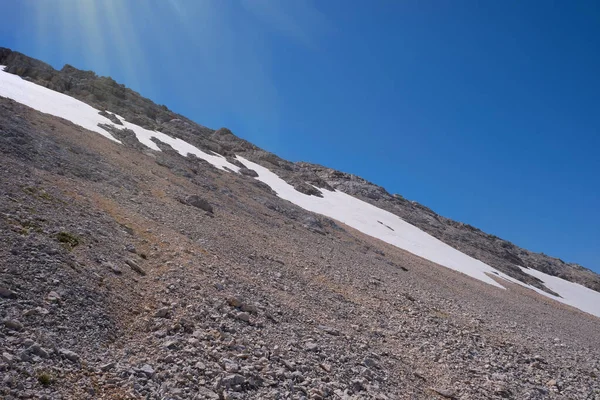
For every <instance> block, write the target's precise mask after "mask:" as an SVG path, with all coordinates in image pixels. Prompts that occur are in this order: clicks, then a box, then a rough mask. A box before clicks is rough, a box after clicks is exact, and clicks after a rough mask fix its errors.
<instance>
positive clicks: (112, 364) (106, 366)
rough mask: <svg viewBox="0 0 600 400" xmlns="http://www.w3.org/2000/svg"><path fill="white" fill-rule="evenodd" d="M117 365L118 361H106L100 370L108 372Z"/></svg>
mask: <svg viewBox="0 0 600 400" xmlns="http://www.w3.org/2000/svg"><path fill="white" fill-rule="evenodd" d="M116 365H117V363H116V362H114V361H111V362H109V363H106V364H102V365H101V366H100V371H102V372H107V371H110V370H111V369H113V368H114V367H115V366H116Z"/></svg>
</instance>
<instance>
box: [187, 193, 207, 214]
mask: <svg viewBox="0 0 600 400" xmlns="http://www.w3.org/2000/svg"><path fill="white" fill-rule="evenodd" d="M185 202H186V204H188V205H190V206H192V207H196V208H199V209H201V210H204V211H206V212H209V213H212V212H213V207H212V206H211V205H210V203H209V202H208V201H206V200H205V199H203V198H201V197H200V196H197V195H191V196H188V197H186V198H185Z"/></svg>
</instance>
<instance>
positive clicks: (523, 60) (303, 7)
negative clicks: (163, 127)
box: [0, 0, 600, 272]
mask: <svg viewBox="0 0 600 400" xmlns="http://www.w3.org/2000/svg"><path fill="white" fill-rule="evenodd" d="M2 14H3V18H2V20H3V23H2V24H0V46H6V47H10V48H13V49H15V50H18V51H21V52H23V53H26V54H28V55H30V56H33V57H36V58H40V59H42V60H44V61H46V62H48V63H50V64H51V65H53V66H54V67H56V68H60V67H62V65H63V64H65V63H69V64H72V65H74V66H76V67H79V68H83V69H91V70H94V71H96V72H97V73H98V74H100V75H110V76H112V77H113V78H115V79H116V80H117V81H119V82H122V83H125V84H126V85H127V86H129V87H131V88H133V89H134V90H136V91H138V92H140V93H141V94H143V95H144V96H147V97H150V98H151V99H153V100H154V101H156V102H157V103H160V104H166V105H168V106H169V107H170V108H171V109H173V110H175V111H177V112H179V113H181V114H184V115H186V116H187V117H190V118H191V119H193V120H195V121H197V122H199V123H201V124H203V125H206V126H209V127H212V128H218V127H221V126H226V127H229V128H230V129H232V130H233V131H234V133H236V134H237V135H239V136H241V137H243V138H245V139H248V140H250V141H251V142H253V143H255V144H257V145H259V146H261V147H263V148H265V149H267V150H270V151H272V152H274V153H277V154H278V155H280V156H282V157H284V158H287V159H290V160H292V161H299V160H304V161H311V162H316V163H320V164H324V165H327V166H330V167H333V168H336V169H340V170H343V171H346V172H351V173H354V174H357V175H360V176H362V177H364V178H366V179H368V180H370V181H373V182H375V183H378V184H380V185H382V186H384V187H386V188H387V189H388V191H390V192H393V193H400V194H402V195H403V196H405V197H407V198H409V199H414V200H417V201H419V202H421V203H423V204H425V205H427V206H429V207H431V208H432V209H434V210H435V211H437V212H438V213H440V214H442V215H444V216H447V217H450V218H454V219H457V220H459V221H463V222H467V223H470V224H471V225H474V226H477V227H479V228H481V229H483V230H485V231H487V232H489V233H493V234H496V235H498V236H500V237H502V238H505V239H508V240H511V241H513V242H514V243H516V244H518V245H520V246H523V247H525V248H528V249H530V250H534V251H540V252H544V253H546V254H550V255H553V256H556V257H560V258H562V259H563V260H565V261H572V262H578V263H580V264H582V265H584V266H586V267H588V268H591V269H594V270H595V271H597V272H600V208H599V205H600V178H599V176H598V174H599V172H600V154H599V149H600V73H598V71H600V4H599V3H598V2H596V1H590V2H585V1H577V2H569V1H557V2H553V1H525V2H522V1H488V2H480V1H423V0H419V1H395V0H390V1H384V0H379V1H353V2H348V1H340V0H328V1H318V2H317V1H305V0H287V1H268V0H237V1H232V0H231V1H230V0H218V1H217V0H215V1H196V0H189V1H184V0H147V1H145V0H131V1H126V0H113V1H110V0H106V1H93V0H57V1H50V0H21V1H13V2H5V3H4V4H2Z"/></svg>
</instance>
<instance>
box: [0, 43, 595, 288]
mask: <svg viewBox="0 0 600 400" xmlns="http://www.w3.org/2000/svg"><path fill="white" fill-rule="evenodd" d="M0 65H6V66H7V68H6V71H7V72H10V73H13V74H17V75H19V76H22V77H24V78H25V79H29V80H31V81H32V82H35V83H37V84H40V85H42V86H45V87H48V88H50V89H52V90H55V91H58V92H60V93H65V94H68V95H69V96H72V97H74V98H77V99H79V100H81V101H83V102H85V103H87V104H90V105H91V106H93V107H95V108H97V109H100V110H110V111H112V113H116V114H119V115H121V116H123V117H124V118H125V119H126V120H127V121H129V122H131V123H134V124H136V125H140V126H142V127H145V128H147V129H150V130H157V131H160V132H164V133H166V134H168V135H170V136H172V137H176V138H181V139H183V140H185V141H186V142H188V143H191V144H193V145H195V146H196V147H198V148H200V149H203V150H209V151H213V152H215V153H217V154H221V155H224V156H227V157H231V156H233V155H234V154H239V155H243V156H244V157H246V158H248V159H250V160H252V161H255V162H257V163H259V164H261V165H263V166H266V167H268V168H271V169H272V170H273V171H274V172H275V173H277V174H278V175H280V176H281V177H283V178H284V179H285V180H286V181H288V182H289V183H291V184H293V185H294V186H295V188H296V189H297V190H298V191H300V192H302V193H306V194H312V195H319V191H318V189H316V188H315V187H314V186H316V187H317V188H323V189H328V190H333V189H336V190H340V191H343V192H345V193H348V194H350V195H352V196H355V197H358V198H360V199H362V200H364V201H366V202H369V203H371V204H373V205H375V206H377V207H379V208H383V209H385V210H388V211H390V212H392V213H394V214H396V215H398V216H399V217H401V218H402V219H404V220H405V221H407V222H409V223H410V224H412V225H415V226H417V227H419V228H420V229H422V230H424V231H425V232H427V233H429V234H431V235H432V236H434V237H436V238H438V239H440V240H442V241H443V242H445V243H447V244H449V245H450V246H452V247H454V248H456V249H458V250H460V251H461V252H464V253H466V254H468V255H470V256H472V257H474V258H476V259H478V260H481V261H483V262H484V263H486V264H488V265H490V266H492V267H494V268H496V269H498V270H500V271H502V272H504V273H506V274H508V275H509V276H512V277H514V278H516V279H519V280H520V281H523V282H526V283H528V284H531V285H533V286H536V287H538V288H540V289H543V290H547V291H548V289H547V288H545V287H544V285H543V283H542V282H540V281H539V280H538V279H536V278H534V277H531V276H530V275H528V274H526V273H523V272H522V270H521V269H520V268H519V266H522V267H525V268H532V269H535V270H539V271H542V272H544V273H546V274H549V275H552V276H558V277H560V278H563V279H565V280H568V281H572V282H576V283H579V284H581V285H583V286H586V287H588V288H590V289H593V290H595V291H599V292H600V275H598V274H596V273H594V272H592V271H591V270H589V269H586V268H584V267H582V266H581V265H578V264H574V263H567V262H564V261H563V260H561V259H558V258H554V257H551V256H548V255H545V254H540V253H533V252H530V251H528V250H526V249H523V248H520V247H518V246H516V245H514V244H513V243H510V242H508V241H506V240H503V239H501V238H499V237H497V236H494V235H490V234H486V233H485V232H482V231H481V230H479V229H477V228H475V227H473V226H471V225H468V224H464V223H461V222H457V221H453V220H451V219H448V218H445V217H443V216H441V215H438V214H436V213H435V212H434V211H432V210H431V209H429V208H427V207H426V206H423V205H421V204H419V203H417V202H415V201H409V200H406V199H405V198H403V197H402V196H401V195H398V194H394V195H392V194H390V193H388V192H387V191H386V190H385V189H384V188H382V187H380V186H377V185H375V184H373V183H371V182H368V181H366V180H364V179H362V178H360V177H357V176H355V175H351V174H347V173H344V172H340V171H336V170H333V169H331V168H327V167H323V166H320V165H314V164H310V163H304V162H297V163H292V162H289V161H286V160H283V159H281V158H279V157H277V156H276V155H274V154H271V153H268V152H266V151H264V150H261V149H259V148H257V147H256V146H254V145H252V144H251V143H249V142H247V141H245V140H243V139H240V138H238V137H237V136H235V135H233V133H232V132H231V131H229V130H228V129H226V128H222V129H219V130H216V131H215V130H212V129H209V128H206V127H204V126H201V125H198V124H196V123H194V122H192V121H190V120H189V119H187V118H185V117H183V116H181V115H178V114H175V113H173V112H172V111H170V110H169V109H168V108H167V107H166V106H159V105H156V104H154V103H153V102H152V101H150V100H148V99H146V98H143V97H142V96H140V95H139V94H138V93H135V92H134V91H132V90H130V89H127V88H126V87H124V86H123V85H121V84H118V83H117V82H115V81H114V80H112V79H111V78H107V77H99V76H97V75H96V74H95V73H93V72H91V71H81V70H78V69H76V68H74V67H72V66H70V65H65V67H63V69H62V70H60V71H56V70H54V69H53V68H52V67H51V66H49V65H48V64H45V63H43V62H41V61H38V60H35V59H32V58H29V57H27V56H25V55H23V54H21V53H18V52H13V51H11V50H10V49H6V48H0ZM107 115H112V114H107ZM313 185H314V186H313Z"/></svg>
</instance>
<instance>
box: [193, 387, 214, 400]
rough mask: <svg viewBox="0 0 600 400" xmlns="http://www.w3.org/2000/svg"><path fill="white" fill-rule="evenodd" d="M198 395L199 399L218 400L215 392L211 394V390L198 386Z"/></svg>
mask: <svg viewBox="0 0 600 400" xmlns="http://www.w3.org/2000/svg"><path fill="white" fill-rule="evenodd" d="M198 395H199V396H200V397H199V398H200V399H207V400H211V399H214V400H218V399H219V395H218V394H216V393H215V392H213V391H212V390H210V389H208V388H205V387H204V386H200V387H199V388H198Z"/></svg>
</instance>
